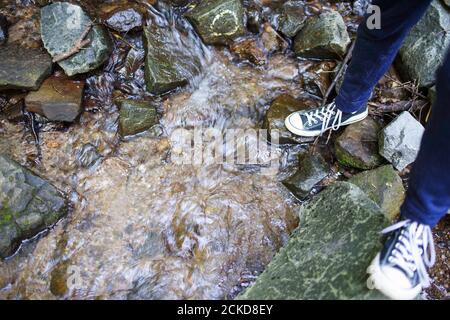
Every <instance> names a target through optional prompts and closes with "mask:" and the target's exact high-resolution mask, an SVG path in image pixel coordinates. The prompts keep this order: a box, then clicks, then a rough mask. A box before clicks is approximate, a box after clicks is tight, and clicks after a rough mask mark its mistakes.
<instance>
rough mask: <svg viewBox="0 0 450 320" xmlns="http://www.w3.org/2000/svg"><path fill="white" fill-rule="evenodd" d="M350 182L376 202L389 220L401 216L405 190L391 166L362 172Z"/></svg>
mask: <svg viewBox="0 0 450 320" xmlns="http://www.w3.org/2000/svg"><path fill="white" fill-rule="evenodd" d="M349 182H350V183H353V184H355V185H357V186H358V187H359V188H360V189H361V190H363V191H364V192H365V193H366V194H367V195H368V196H369V198H370V199H372V200H373V201H375V203H377V204H378V205H379V206H380V208H381V209H382V211H383V212H384V214H385V216H386V218H387V219H389V220H390V221H394V220H395V219H396V218H397V217H398V216H399V214H400V206H401V205H402V203H403V200H404V199H405V188H404V187H403V182H402V179H401V178H400V176H399V175H398V173H397V172H396V171H395V170H394V168H393V167H392V166H391V165H385V166H382V167H379V168H376V169H374V170H370V171H365V172H361V173H359V174H357V175H355V176H353V177H352V178H351V179H350V180H349Z"/></svg>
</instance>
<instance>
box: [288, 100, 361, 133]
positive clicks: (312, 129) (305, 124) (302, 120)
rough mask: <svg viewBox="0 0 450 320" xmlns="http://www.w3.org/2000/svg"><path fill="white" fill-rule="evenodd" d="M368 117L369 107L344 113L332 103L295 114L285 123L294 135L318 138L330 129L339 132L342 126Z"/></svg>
mask: <svg viewBox="0 0 450 320" xmlns="http://www.w3.org/2000/svg"><path fill="white" fill-rule="evenodd" d="M367 115H368V110H367V106H366V107H365V108H362V109H361V110H358V111H356V112H353V113H344V112H342V111H341V110H339V109H338V108H337V107H336V105H335V103H334V102H332V103H330V104H327V105H326V106H323V107H319V108H314V109H309V110H302V111H297V112H294V113H292V114H290V115H289V116H288V117H287V118H286V120H285V122H284V123H285V126H286V128H287V129H288V130H289V131H290V132H292V133H293V134H296V135H298V136H302V137H316V136H319V135H321V134H322V133H324V132H325V131H327V130H329V129H333V130H338V129H339V128H340V127H342V126H346V125H349V124H352V123H355V122H358V121H361V120H363V119H364V118H365V117H367Z"/></svg>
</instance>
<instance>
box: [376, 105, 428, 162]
mask: <svg viewBox="0 0 450 320" xmlns="http://www.w3.org/2000/svg"><path fill="white" fill-rule="evenodd" d="M424 131H425V128H424V127H423V126H422V125H421V124H420V122H419V121H417V120H416V119H414V117H413V116H412V115H411V114H410V113H409V112H408V111H404V112H402V113H401V114H400V115H399V116H398V117H397V118H395V119H394V120H393V121H392V122H391V123H389V124H388V125H387V126H386V127H385V128H384V129H383V131H382V132H381V133H380V140H379V141H380V142H379V145H380V154H381V155H382V156H383V157H384V158H386V160H388V161H389V162H390V163H392V165H393V166H394V167H395V168H396V169H397V170H403V169H404V168H406V166H407V165H409V164H411V163H412V162H414V160H416V157H417V154H418V153H419V149H420V142H421V141H422V135H423V133H424Z"/></svg>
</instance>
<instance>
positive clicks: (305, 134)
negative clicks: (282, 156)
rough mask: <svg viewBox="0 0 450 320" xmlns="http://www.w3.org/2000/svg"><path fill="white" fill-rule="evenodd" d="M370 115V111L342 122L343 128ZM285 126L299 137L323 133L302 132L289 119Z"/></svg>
mask: <svg viewBox="0 0 450 320" xmlns="http://www.w3.org/2000/svg"><path fill="white" fill-rule="evenodd" d="M368 115H369V111H368V110H366V111H365V112H363V113H360V114H358V115H355V116H354V117H351V118H349V119H348V120H347V121H344V122H342V123H341V127H342V126H348V125H349V124H352V123H355V122H359V121H362V120H364V119H365V118H366V117H367V116H368ZM284 125H285V126H286V128H287V129H288V130H289V131H290V132H292V133H293V134H295V135H297V136H301V137H317V136H320V135H321V134H322V132H321V131H320V130H300V129H298V128H296V127H294V126H293V125H292V124H291V122H290V119H289V117H287V118H286V120H285V121H284ZM330 129H331V128H328V129H326V131H327V130H330Z"/></svg>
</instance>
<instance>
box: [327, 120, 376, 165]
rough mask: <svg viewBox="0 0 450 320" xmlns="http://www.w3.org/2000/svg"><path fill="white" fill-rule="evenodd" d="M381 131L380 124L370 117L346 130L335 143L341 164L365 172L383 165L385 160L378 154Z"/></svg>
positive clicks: (337, 156)
mask: <svg viewBox="0 0 450 320" xmlns="http://www.w3.org/2000/svg"><path fill="white" fill-rule="evenodd" d="M380 130H381V127H380V126H379V125H378V123H377V122H375V121H374V120H373V119H372V118H369V117H367V118H365V119H364V120H363V121H360V122H357V123H354V124H351V125H349V126H348V127H347V128H345V130H344V132H343V133H342V134H341V135H340V136H339V138H337V139H336V142H335V152H336V158H337V159H338V161H339V163H341V164H343V165H345V166H349V167H353V168H358V169H363V170H367V169H373V168H375V167H377V166H379V165H380V164H382V163H383V158H382V157H381V156H380V155H379V154H378V133H379V132H380Z"/></svg>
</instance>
